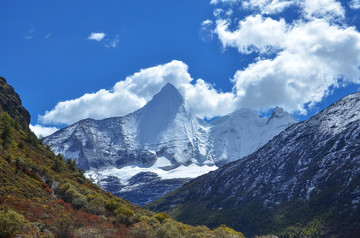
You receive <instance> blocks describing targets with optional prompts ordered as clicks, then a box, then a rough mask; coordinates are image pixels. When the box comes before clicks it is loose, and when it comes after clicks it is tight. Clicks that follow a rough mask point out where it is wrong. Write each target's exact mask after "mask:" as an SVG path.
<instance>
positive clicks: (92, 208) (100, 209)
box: [86, 194, 105, 215]
mask: <svg viewBox="0 0 360 238" xmlns="http://www.w3.org/2000/svg"><path fill="white" fill-rule="evenodd" d="M86 210H87V211H88V212H90V213H94V214H97V215H102V214H104V213H105V202H104V199H103V198H102V197H101V196H100V195H98V194H97V195H96V196H95V197H94V198H93V199H91V200H90V202H89V203H88V204H87V206H86Z"/></svg>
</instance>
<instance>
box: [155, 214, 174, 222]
mask: <svg viewBox="0 0 360 238" xmlns="http://www.w3.org/2000/svg"><path fill="white" fill-rule="evenodd" d="M153 217H154V218H155V219H156V220H158V221H159V222H160V223H163V221H165V220H166V219H168V218H170V217H169V215H168V214H165V213H156V214H155V215H154V216H153Z"/></svg>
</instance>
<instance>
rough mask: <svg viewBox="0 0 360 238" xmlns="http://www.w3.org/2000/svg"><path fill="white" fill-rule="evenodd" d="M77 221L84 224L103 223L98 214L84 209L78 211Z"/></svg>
mask: <svg viewBox="0 0 360 238" xmlns="http://www.w3.org/2000/svg"><path fill="white" fill-rule="evenodd" d="M75 215H76V222H77V223H79V224H84V225H91V224H98V223H103V220H101V219H100V218H99V217H98V216H97V215H94V214H90V213H87V212H84V211H82V210H78V211H76V214H75Z"/></svg>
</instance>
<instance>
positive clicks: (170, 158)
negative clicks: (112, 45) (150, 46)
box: [44, 84, 294, 202]
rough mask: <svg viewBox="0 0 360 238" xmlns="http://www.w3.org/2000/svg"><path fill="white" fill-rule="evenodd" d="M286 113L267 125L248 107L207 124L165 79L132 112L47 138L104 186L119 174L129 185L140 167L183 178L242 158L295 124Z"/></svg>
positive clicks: (88, 121)
mask: <svg viewBox="0 0 360 238" xmlns="http://www.w3.org/2000/svg"><path fill="white" fill-rule="evenodd" d="M278 111H279V113H278V114H280V110H278ZM282 113H283V114H284V115H286V113H285V112H282ZM288 116H289V117H290V118H288V117H287V116H285V117H280V116H278V117H276V118H275V117H274V118H273V122H271V123H269V124H267V119H266V118H261V117H260V116H259V115H258V114H257V113H256V112H254V111H253V110H251V109H247V108H244V109H239V110H237V111H235V112H233V113H231V114H229V115H227V116H224V117H221V118H219V119H217V120H215V121H213V122H212V123H209V124H208V123H206V122H205V121H203V120H202V119H200V118H198V117H196V115H195V114H194V113H193V112H192V110H191V109H190V107H189V106H188V105H187V104H186V101H185V100H184V98H183V96H182V95H181V94H180V92H179V91H178V90H177V89H176V88H175V87H174V86H173V85H172V84H166V85H165V86H164V87H163V88H162V89H161V90H160V91H159V92H158V93H157V94H156V95H154V97H153V98H152V100H150V101H149V102H148V103H147V104H146V105H145V106H144V107H143V108H141V109H139V110H137V111H135V112H133V113H130V114H128V115H126V116H124V117H115V118H108V119H103V120H92V119H86V120H82V121H80V122H78V123H75V124H74V125H71V126H69V127H67V128H64V129H62V130H60V131H58V132H56V133H54V134H53V135H50V136H49V137H47V138H45V140H44V141H45V143H47V144H49V145H52V149H53V150H54V152H55V153H62V154H64V155H65V157H68V158H73V159H75V160H76V161H77V162H78V164H79V166H80V167H82V169H84V170H86V171H87V174H88V175H89V176H90V175H91V176H92V177H93V178H95V179H96V181H97V182H98V183H99V184H100V185H102V182H101V181H105V180H106V181H113V180H112V179H110V180H107V178H110V177H117V178H118V179H120V183H121V184H122V185H121V186H125V185H126V184H127V182H128V180H129V178H130V177H131V176H130V175H133V176H135V175H136V174H133V172H136V171H139V172H145V173H147V172H151V173H153V172H154V171H157V172H156V174H157V175H158V176H160V175H161V176H160V177H161V178H174V177H173V176H174V175H176V176H181V174H183V177H179V179H184V178H188V177H189V176H188V175H189V174H192V175H195V174H196V175H201V174H203V173H206V172H208V171H211V170H214V169H216V168H217V166H220V165H223V164H226V163H228V162H231V161H234V160H238V159H240V158H241V157H243V156H245V155H248V154H249V153H252V152H254V151H255V150H256V149H258V148H259V147H260V146H262V145H263V144H265V143H266V142H267V141H268V140H270V139H271V138H273V137H274V136H275V135H277V134H278V133H279V132H281V131H282V130H283V129H285V128H286V127H287V126H289V125H290V124H292V123H293V122H294V119H293V118H292V117H291V116H290V115H288ZM160 162H161V163H160ZM160 164H161V166H160ZM185 170H189V171H187V172H186V173H184V172H183V171H185ZM129 171H130V172H131V173H129ZM176 171H180V172H176ZM111 173H113V175H111ZM164 173H165V174H164ZM126 174H127V175H126ZM125 175H126V176H125ZM169 175H172V176H169ZM119 176H120V177H119ZM121 176H122V177H121ZM129 176H130V177H129ZM150 177H151V176H150ZM155 177H156V176H155ZM181 181H182V182H181V183H183V182H184V181H183V180H181ZM177 184H178V183H177ZM126 186H127V185H126ZM178 186H179V184H178ZM171 188H174V187H171ZM109 190H113V188H111V189H109ZM170 190H171V189H170ZM166 191H169V188H167V190H166ZM112 192H114V191H112ZM116 192H118V191H116ZM117 194H119V193H117ZM160 195H162V194H157V195H156V196H155V195H154V196H155V197H154V198H157V197H159V196H160ZM154 198H152V199H154ZM128 199H131V198H130V197H128ZM152 199H150V201H151V200H152ZM133 202H137V201H133Z"/></svg>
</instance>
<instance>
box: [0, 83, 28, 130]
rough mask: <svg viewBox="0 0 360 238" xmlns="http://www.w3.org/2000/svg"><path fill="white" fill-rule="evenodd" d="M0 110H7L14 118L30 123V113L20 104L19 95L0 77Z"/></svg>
mask: <svg viewBox="0 0 360 238" xmlns="http://www.w3.org/2000/svg"><path fill="white" fill-rule="evenodd" d="M0 112H7V113H8V114H9V115H10V116H11V117H12V118H14V119H15V120H19V121H20V122H24V123H26V125H29V123H30V113H29V112H28V111H27V110H26V109H25V108H24V107H23V106H22V103H21V99H20V97H19V95H18V94H17V93H16V92H15V90H14V89H13V87H11V86H10V85H9V84H7V82H6V80H5V78H3V77H0Z"/></svg>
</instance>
